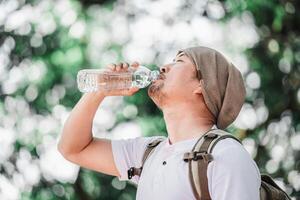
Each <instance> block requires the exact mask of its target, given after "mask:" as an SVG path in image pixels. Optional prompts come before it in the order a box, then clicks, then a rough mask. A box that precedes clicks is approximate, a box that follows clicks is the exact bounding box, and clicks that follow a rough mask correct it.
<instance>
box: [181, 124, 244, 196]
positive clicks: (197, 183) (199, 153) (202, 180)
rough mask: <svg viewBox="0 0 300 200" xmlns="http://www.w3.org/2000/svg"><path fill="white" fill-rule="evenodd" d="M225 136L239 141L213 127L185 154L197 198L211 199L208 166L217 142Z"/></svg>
mask: <svg viewBox="0 0 300 200" xmlns="http://www.w3.org/2000/svg"><path fill="white" fill-rule="evenodd" d="M225 138H233V139H235V140H237V141H239V140H238V139H237V138H235V137H234V136H233V135H231V134H229V133H227V132H225V131H222V130H220V129H211V130H209V131H208V132H207V133H205V134H204V135H202V136H201V137H200V138H199V139H198V141H197V142H196V144H195V145H194V147H193V149H192V151H191V152H187V153H185V154H184V157H183V160H184V161H185V162H188V164H189V178H190V183H191V186H192V189H193V193H194V196H195V198H196V199H197V200H211V197H210V195H209V190H208V180H207V167H208V164H209V162H211V161H212V160H213V156H212V154H211V152H212V150H213V148H214V147H215V145H216V143H217V142H219V141H220V140H222V139H225ZM239 142H240V141H239Z"/></svg>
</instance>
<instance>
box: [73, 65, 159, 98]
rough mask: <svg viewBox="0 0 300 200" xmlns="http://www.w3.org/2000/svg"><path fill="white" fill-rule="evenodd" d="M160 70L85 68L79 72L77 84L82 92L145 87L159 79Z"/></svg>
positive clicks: (142, 68) (143, 68) (141, 67)
mask: <svg viewBox="0 0 300 200" xmlns="http://www.w3.org/2000/svg"><path fill="white" fill-rule="evenodd" d="M158 77H159V71H157V70H153V71H151V70H149V69H148V68H146V67H144V66H139V67H138V68H137V69H136V70H132V69H131V68H129V70H128V71H127V72H116V71H108V70H106V69H83V70H80V71H79V72H78V74H77V85H78V89H79V91H80V92H96V91H99V90H105V91H111V90H120V89H129V88H131V87H138V88H144V87H147V86H148V85H149V84H150V83H151V82H152V81H154V80H156V79H158Z"/></svg>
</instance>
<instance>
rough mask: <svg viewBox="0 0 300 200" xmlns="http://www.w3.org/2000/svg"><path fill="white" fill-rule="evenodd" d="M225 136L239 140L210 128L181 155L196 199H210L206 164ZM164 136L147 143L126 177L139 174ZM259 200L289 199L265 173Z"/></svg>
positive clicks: (224, 132) (129, 177) (219, 130)
mask: <svg viewBox="0 0 300 200" xmlns="http://www.w3.org/2000/svg"><path fill="white" fill-rule="evenodd" d="M225 138H233V139H235V140H237V141H238V142H240V141H239V140H238V139H237V138H235V137H234V136H233V135H231V134H230V133H227V132H226V131H223V130H221V129H211V130H209V131H208V132H206V133H205V134H204V135H203V136H201V137H200V138H199V139H198V141H197V142H196V144H195V145H194V147H193V149H192V151H191V152H187V153H185V154H184V156H183V161H184V162H187V163H188V165H189V179H190V183H191V186H192V189H193V193H194V196H195V198H196V199H197V200H211V197H210V195H209V191H208V181H207V166H208V164H209V162H211V161H212V160H213V156H212V154H211V152H212V150H213V148H214V147H215V145H216V144H217V142H218V141H220V140H222V139H225ZM164 139H165V138H158V139H156V140H154V141H153V142H151V143H149V144H148V145H147V148H146V150H145V152H144V156H143V160H142V166H141V167H140V168H135V167H131V168H130V169H129V170H128V171H127V173H128V179H131V178H132V177H133V176H135V175H137V176H140V174H141V173H142V169H143V166H144V163H145V162H146V160H147V158H148V157H149V155H150V154H151V152H153V150H154V149H155V147H156V146H157V145H158V144H159V143H160V142H161V141H163V140H164ZM260 199H261V200H291V199H290V198H289V196H288V195H287V194H286V193H285V192H284V191H283V190H282V189H281V188H280V187H279V186H278V185H277V184H276V183H275V182H274V181H273V179H272V178H271V177H270V176H269V175H266V174H262V175H261V187H260Z"/></svg>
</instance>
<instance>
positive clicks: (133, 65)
mask: <svg viewBox="0 0 300 200" xmlns="http://www.w3.org/2000/svg"><path fill="white" fill-rule="evenodd" d="M139 65H140V64H139V62H137V61H134V62H133V63H132V64H131V66H132V67H134V68H138V67H139Z"/></svg>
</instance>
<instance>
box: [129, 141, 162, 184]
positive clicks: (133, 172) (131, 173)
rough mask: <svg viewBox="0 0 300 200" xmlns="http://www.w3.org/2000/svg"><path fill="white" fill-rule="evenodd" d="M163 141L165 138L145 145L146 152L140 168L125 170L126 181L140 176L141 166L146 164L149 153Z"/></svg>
mask: <svg viewBox="0 0 300 200" xmlns="http://www.w3.org/2000/svg"><path fill="white" fill-rule="evenodd" d="M164 139H165V137H161V138H157V139H155V140H154V141H152V142H150V143H149V144H147V147H146V150H145V152H144V155H143V159H142V166H141V167H140V168H136V167H130V168H129V170H127V175H128V179H131V178H132V177H133V176H136V175H137V176H140V175H141V173H142V170H143V166H144V164H145V162H146V160H147V159H148V158H149V156H150V154H151V152H153V150H154V149H155V147H157V145H158V144H159V143H160V142H162V141H163V140H164Z"/></svg>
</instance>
